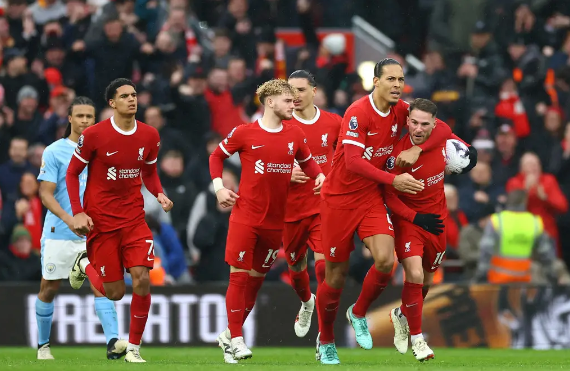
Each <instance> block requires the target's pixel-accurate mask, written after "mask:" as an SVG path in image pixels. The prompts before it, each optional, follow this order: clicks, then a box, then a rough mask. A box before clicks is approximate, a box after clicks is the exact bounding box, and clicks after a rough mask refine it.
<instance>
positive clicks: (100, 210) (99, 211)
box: [72, 117, 160, 232]
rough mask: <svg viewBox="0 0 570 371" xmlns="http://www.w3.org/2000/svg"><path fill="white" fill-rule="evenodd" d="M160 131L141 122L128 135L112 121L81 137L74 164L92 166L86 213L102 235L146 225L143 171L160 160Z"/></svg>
mask: <svg viewBox="0 0 570 371" xmlns="http://www.w3.org/2000/svg"><path fill="white" fill-rule="evenodd" d="M159 147H160V137H159V135H158V131H157V130H156V129H155V128H153V127H152V126H148V125H146V124H144V123H142V122H140V121H137V122H136V123H135V127H134V128H133V129H132V130H130V131H128V132H126V131H124V130H121V129H120V128H119V127H118V126H117V125H116V124H115V121H114V120H113V117H111V118H110V119H108V120H105V121H102V122H100V123H98V124H97V125H93V126H91V127H89V128H87V129H85V131H84V132H83V134H82V135H81V136H80V137H79V141H78V143H77V148H76V150H75V152H74V153H73V154H74V158H73V157H72V161H77V160H80V161H83V162H84V163H86V164H88V173H87V174H88V176H87V186H86V188H85V195H84V196H83V209H84V210H85V213H86V214H87V215H89V216H90V217H91V218H92V219H93V224H94V225H95V228H97V230H98V231H101V232H108V231H112V230H116V229H120V228H123V227H128V226H131V225H135V224H137V223H141V222H144V215H145V214H144V209H143V207H144V201H143V196H142V194H141V186H142V179H141V170H142V167H143V164H144V163H147V164H153V163H154V162H156V160H157V156H158V150H159Z"/></svg>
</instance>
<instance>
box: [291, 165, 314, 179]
mask: <svg viewBox="0 0 570 371" xmlns="http://www.w3.org/2000/svg"><path fill="white" fill-rule="evenodd" d="M309 179H310V178H309V177H308V176H307V175H306V174H305V173H304V172H303V170H301V167H300V166H295V167H294V168H293V172H292V173H291V183H307V180H309Z"/></svg>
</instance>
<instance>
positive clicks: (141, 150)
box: [137, 147, 144, 161]
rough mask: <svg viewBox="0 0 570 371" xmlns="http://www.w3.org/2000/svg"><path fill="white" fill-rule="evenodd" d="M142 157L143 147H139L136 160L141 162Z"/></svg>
mask: <svg viewBox="0 0 570 371" xmlns="http://www.w3.org/2000/svg"><path fill="white" fill-rule="evenodd" d="M143 155H144V147H141V148H139V158H138V159H137V160H138V161H142V160H143Z"/></svg>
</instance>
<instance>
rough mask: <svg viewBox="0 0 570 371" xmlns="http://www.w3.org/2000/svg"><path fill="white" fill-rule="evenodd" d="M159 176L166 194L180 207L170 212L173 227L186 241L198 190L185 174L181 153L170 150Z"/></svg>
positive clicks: (164, 157)
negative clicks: (190, 215)
mask: <svg viewBox="0 0 570 371" xmlns="http://www.w3.org/2000/svg"><path fill="white" fill-rule="evenodd" d="M159 175H160V182H161V183H162V188H163V189H164V191H165V194H166V195H168V198H170V199H171V200H172V202H175V203H176V205H177V206H178V208H177V210H174V209H173V210H172V211H171V212H170V218H171V219H172V226H173V227H174V229H175V230H176V233H178V236H179V237H180V238H181V239H182V240H183V241H185V240H186V225H187V224H188V217H189V213H188V210H191V209H192V205H193V204H194V199H195V198H196V196H197V194H198V190H197V188H196V186H195V185H194V182H193V181H192V179H191V178H190V177H188V176H187V175H186V174H184V157H183V156H182V153H181V152H180V151H177V150H170V151H168V152H166V153H165V154H164V156H162V158H161V159H160V164H159Z"/></svg>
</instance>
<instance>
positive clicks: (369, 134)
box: [368, 131, 378, 137]
mask: <svg viewBox="0 0 570 371" xmlns="http://www.w3.org/2000/svg"><path fill="white" fill-rule="evenodd" d="M376 134H378V133H373V132H371V131H369V132H368V136H370V137H371V136H373V135H376Z"/></svg>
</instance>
